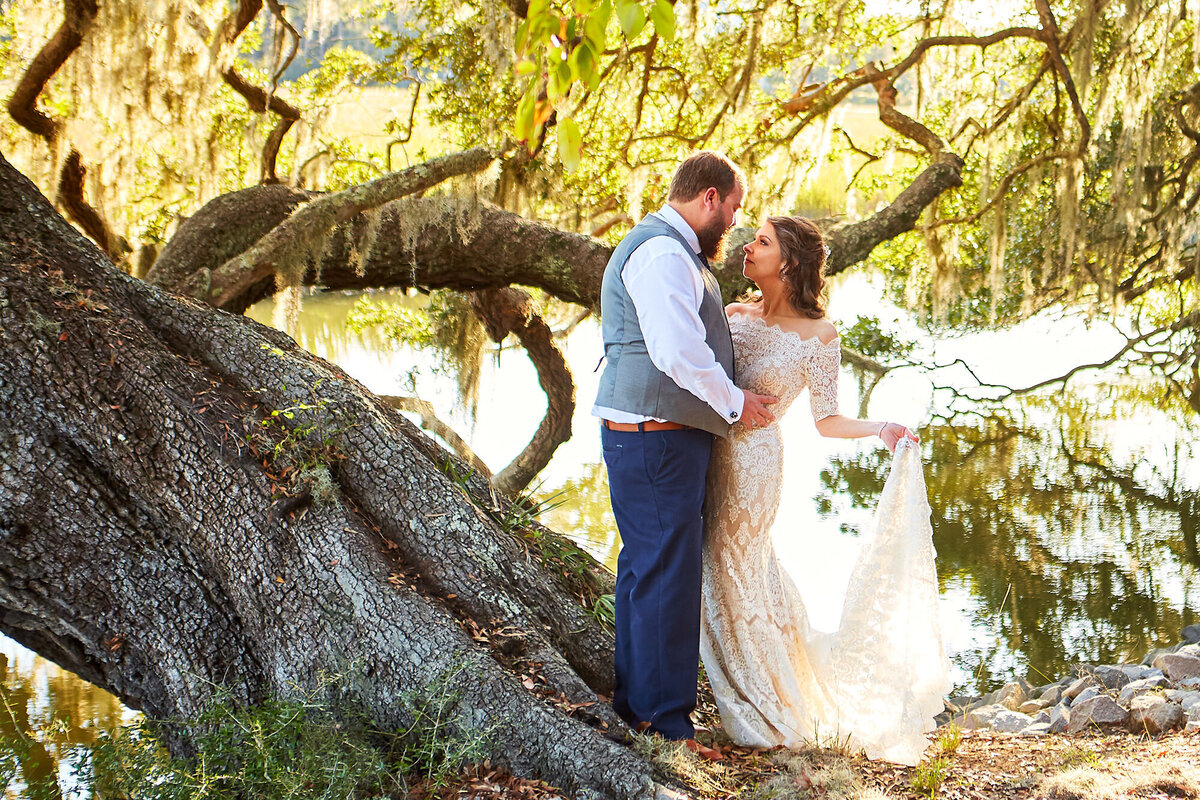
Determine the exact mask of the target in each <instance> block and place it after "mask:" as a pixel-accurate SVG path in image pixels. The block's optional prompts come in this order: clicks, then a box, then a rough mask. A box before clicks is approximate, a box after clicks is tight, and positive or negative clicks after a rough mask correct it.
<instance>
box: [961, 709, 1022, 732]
mask: <svg viewBox="0 0 1200 800" xmlns="http://www.w3.org/2000/svg"><path fill="white" fill-rule="evenodd" d="M1001 711H1008V709H1007V708H1005V707H1004V706H1002V705H999V704H997V703H993V704H991V705H987V706H980V707H979V708H973V709H971V710H970V711H968V712H967V713H966V715H965V716H964V717H963V722H962V726H963V728H964V729H965V730H969V731H973V730H976V729H978V728H990V727H992V723H993V722H994V721H995V719H996V715H997V714H999V713H1000V712H1001ZM1009 713H1012V712H1009Z"/></svg>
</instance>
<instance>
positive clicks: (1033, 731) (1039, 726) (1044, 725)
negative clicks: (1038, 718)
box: [1020, 722, 1050, 736]
mask: <svg viewBox="0 0 1200 800" xmlns="http://www.w3.org/2000/svg"><path fill="white" fill-rule="evenodd" d="M1047 733H1050V723H1049V722H1035V723H1033V724H1032V725H1030V726H1029V727H1027V728H1024V729H1023V730H1022V731H1021V734H1020V735H1021V736H1045V735H1046V734H1047Z"/></svg>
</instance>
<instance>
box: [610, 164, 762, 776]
mask: <svg viewBox="0 0 1200 800" xmlns="http://www.w3.org/2000/svg"><path fill="white" fill-rule="evenodd" d="M744 194H745V178H744V176H743V175H742V172H741V170H739V169H738V168H737V167H736V166H735V165H734V164H733V163H732V162H731V161H729V159H728V158H726V157H725V156H723V155H721V154H720V153H714V152H709V151H703V152H699V153H696V154H694V155H692V156H691V157H689V158H688V159H687V160H686V161H684V162H683V163H682V164H680V165H679V168H678V169H677V170H676V171H675V175H674V177H673V178H672V180H671V189H670V194H669V195H668V198H667V204H666V205H665V206H663V207H662V208H661V209H660V210H659V211H657V212H656V213H654V214H650V215H648V216H647V217H646V218H645V219H643V220H642V221H641V222H640V223H638V225H637V226H636V227H635V228H634V229H633V230H632V231H630V233H629V234H628V235H627V236H626V237H625V238H624V239H622V240H621V243H620V244H618V245H617V248H616V250H614V251H613V254H612V258H611V259H609V262H608V267H607V268H606V269H605V271H604V280H603V283H602V285H601V289H600V309H601V330H602V332H603V336H604V355H605V359H606V364H605V367H604V372H603V374H602V375H601V377H600V390H599V392H598V394H597V396H596V404H595V406H594V408H593V409H592V413H593V414H595V415H596V416H598V417H600V419H601V426H602V427H601V431H600V439H601V442H602V444H603V447H604V462H605V464H606V465H607V467H608V481H609V491H610V494H611V497H612V507H613V514H614V515H615V517H616V520H617V528H618V529H619V530H620V533H621V543H622V548H621V555H620V556H619V558H618V559H617V590H616V625H617V631H616V653H615V657H614V661H615V668H616V684H615V688H614V690H613V707H614V708H615V709H616V711H617V713H618V714H620V715H621V717H622V718H623V719H624V720H625V721H626V722H628V723H629V725H630V727H632V728H634V729H635V730H639V731H642V730H650V731H654V732H655V733H658V734H660V735H662V736H664V737H666V738H668V739H681V740H686V741H688V744H689V747H692V748H693V749H699V750H701V751H703V750H707V748H702V747H700V746H699V745H697V744H696V743H695V740H694V736H695V730H694V729H693V727H692V723H691V721H690V720H689V718H688V715H689V714H690V713H691V711H692V710H693V709H694V708H695V707H696V677H697V676H696V668H697V663H698V661H699V649H700V575H701V567H700V548H701V537H702V534H703V526H702V522H701V518H700V511H701V507H702V506H703V504H704V485H705V473H706V471H707V470H708V461H709V455H710V454H711V451H712V443H713V436H714V435H716V436H728V435H729V429H730V427H731V426H732V425H734V424H736V423H739V422H740V423H742V424H745V425H748V426H751V427H756V426H761V425H765V424H767V423H768V422H770V421H771V420H772V419H773V418H774V417H773V416H772V414H771V412H770V411H769V410H767V408H766V406H767V405H769V404H770V403H774V402H775V401H776V398H773V397H768V396H765V395H757V394H753V393H751V392H745V391H742V390H741V389H739V388H737V387H736V386H734V384H733V380H732V378H733V374H734V373H733V343H732V341H731V339H730V335H729V323H728V321H727V320H726V317H725V310H724V304H723V302H722V300H721V289H720V286H719V285H718V284H717V279H716V277H714V276H713V274H712V272H711V271H710V270H709V268H708V262H707V260H706V259H719V258H720V257H721V254H722V249H723V246H724V242H725V235H726V233H727V232H728V230H729V228H730V227H731V226H732V225H733V221H734V216H735V214H736V213H737V210H738V208H739V207H740V206H741V203H742V197H743V195H744ZM702 754H704V755H708V756H709V757H712V756H713V755H714V754H713V753H712V751H709V752H708V753H702Z"/></svg>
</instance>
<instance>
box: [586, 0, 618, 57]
mask: <svg viewBox="0 0 1200 800" xmlns="http://www.w3.org/2000/svg"><path fill="white" fill-rule="evenodd" d="M611 16H612V2H611V0H604V2H603V3H601V4H600V5H599V6H598V7H597V8H596V10H595V11H594V12H593V13H591V14H589V15H588V18H587V22H586V23H584V26H583V30H584V34H585V35H586V36H587V38H588V41H590V42H591V43H592V47H594V48H596V52H597V53H602V52H604V45H605V43H606V41H607V39H608V34H607V31H608V20H609V18H610V17H611Z"/></svg>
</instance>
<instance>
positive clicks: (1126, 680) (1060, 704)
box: [936, 624, 1200, 736]
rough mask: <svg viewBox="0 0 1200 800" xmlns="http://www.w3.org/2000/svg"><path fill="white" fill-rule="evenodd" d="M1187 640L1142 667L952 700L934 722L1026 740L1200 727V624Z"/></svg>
mask: <svg viewBox="0 0 1200 800" xmlns="http://www.w3.org/2000/svg"><path fill="white" fill-rule="evenodd" d="M1182 639H1183V641H1181V642H1179V643H1178V644H1175V645H1173V646H1171V647H1167V648H1162V649H1158V650H1152V651H1150V652H1149V653H1148V654H1147V655H1146V657H1145V658H1144V659H1142V662H1141V663H1140V664H1105V665H1100V666H1087V665H1082V666H1079V667H1076V668H1075V669H1074V670H1073V671H1072V674H1070V675H1066V676H1064V677H1063V678H1062V679H1060V680H1058V681H1056V682H1055V683H1049V684H1046V685H1044V686H1036V687H1035V686H1033V685H1031V684H1030V683H1029V682H1027V681H1025V680H1018V681H1014V682H1012V683H1009V684H1006V685H1004V686H1003V687H1001V688H1000V689H997V690H996V691H994V692H991V693H990V694H986V695H984V696H982V697H973V696H969V697H951V698H948V699H947V700H946V711H944V712H943V713H942V714H940V715H939V716H938V717H937V719H936V721H937V723H938V724H939V725H944V724H947V723H951V722H953V723H954V724H956V725H958V726H959V727H960V728H963V729H964V730H993V731H996V732H999V733H1011V734H1017V735H1021V736H1045V735H1048V734H1076V733H1083V732H1087V731H1096V730H1109V731H1112V730H1128V731H1132V732H1134V733H1146V734H1149V735H1151V736H1157V735H1159V734H1162V733H1166V732H1168V731H1172V730H1176V729H1180V728H1182V729H1184V730H1188V731H1192V730H1200V624H1198V625H1189V626H1188V627H1186V628H1184V629H1183V631H1182Z"/></svg>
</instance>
